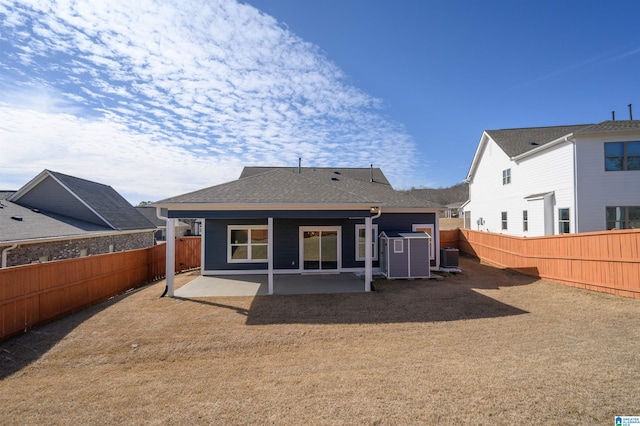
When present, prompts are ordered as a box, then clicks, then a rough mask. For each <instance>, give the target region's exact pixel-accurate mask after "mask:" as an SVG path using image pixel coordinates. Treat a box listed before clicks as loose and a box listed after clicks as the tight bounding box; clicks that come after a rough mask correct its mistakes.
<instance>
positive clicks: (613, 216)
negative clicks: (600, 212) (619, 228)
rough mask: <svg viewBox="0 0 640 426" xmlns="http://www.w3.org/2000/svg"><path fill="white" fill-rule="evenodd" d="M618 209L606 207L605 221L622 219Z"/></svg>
mask: <svg viewBox="0 0 640 426" xmlns="http://www.w3.org/2000/svg"><path fill="white" fill-rule="evenodd" d="M621 210H622V209H621V208H620V207H607V220H620V218H621V217H622V211H621Z"/></svg>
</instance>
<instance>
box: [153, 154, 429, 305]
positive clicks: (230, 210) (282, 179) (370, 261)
mask: <svg viewBox="0 0 640 426" xmlns="http://www.w3.org/2000/svg"><path fill="white" fill-rule="evenodd" d="M154 205H155V206H156V207H157V208H162V209H166V211H167V216H168V218H169V220H177V219H183V218H184V219H186V218H195V219H200V220H201V222H203V223H204V231H203V244H202V247H203V255H202V256H203V264H202V273H203V274H205V275H234V274H266V275H269V277H270V283H271V282H272V277H273V274H274V273H277V274H311V273H315V274H330V273H339V272H354V273H359V274H360V273H361V274H363V276H364V285H363V290H369V289H370V282H371V277H372V274H373V273H374V272H379V271H380V264H379V258H378V253H379V235H380V233H381V232H383V231H389V230H394V231H408V232H412V231H417V232H422V233H423V235H424V233H425V232H426V233H428V234H429V235H430V236H431V237H432V238H431V239H429V244H430V247H429V251H428V255H425V257H424V258H423V263H424V264H425V266H426V267H427V268H431V267H433V268H436V267H437V266H438V260H439V259H438V256H439V253H438V250H436V247H438V245H439V231H438V219H437V216H438V213H439V211H440V210H442V207H441V206H439V205H437V204H435V203H432V202H429V201H426V200H422V199H417V198H414V197H412V196H410V195H407V194H406V193H403V192H400V191H396V190H394V189H393V187H392V186H391V184H390V183H389V181H388V180H387V178H386V177H385V175H384V174H383V173H382V171H381V170H380V169H377V168H307V167H299V168H284V167H246V168H245V169H244V170H243V172H242V174H241V176H240V178H239V179H238V180H235V181H232V182H228V183H225V184H222V185H217V186H213V187H210V188H205V189H202V190H199V191H195V192H192V193H189V194H184V195H179V196H177V197H172V198H168V199H166V200H162V201H159V202H157V203H154ZM171 228H172V227H171V226H167V229H171ZM170 240H171V239H170V238H168V240H167V243H168V247H167V250H168V251H167V252H168V253H171V247H170V246H169V244H170ZM168 257H171V255H169V256H168ZM168 266H169V267H170V266H171V265H168ZM269 292H270V293H272V292H273V288H272V285H271V284H270V288H269Z"/></svg>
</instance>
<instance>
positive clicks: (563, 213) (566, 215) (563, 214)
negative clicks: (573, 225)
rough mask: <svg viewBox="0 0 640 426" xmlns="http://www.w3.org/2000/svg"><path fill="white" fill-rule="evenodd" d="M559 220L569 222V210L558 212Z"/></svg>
mask: <svg viewBox="0 0 640 426" xmlns="http://www.w3.org/2000/svg"><path fill="white" fill-rule="evenodd" d="M559 216H560V220H569V209H560V210H559Z"/></svg>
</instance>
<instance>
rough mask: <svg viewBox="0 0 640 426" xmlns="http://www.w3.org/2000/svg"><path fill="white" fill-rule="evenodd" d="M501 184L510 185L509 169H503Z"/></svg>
mask: <svg viewBox="0 0 640 426" xmlns="http://www.w3.org/2000/svg"><path fill="white" fill-rule="evenodd" d="M502 184H503V185H509V184H511V167H509V168H508V169H504V170H503V171H502Z"/></svg>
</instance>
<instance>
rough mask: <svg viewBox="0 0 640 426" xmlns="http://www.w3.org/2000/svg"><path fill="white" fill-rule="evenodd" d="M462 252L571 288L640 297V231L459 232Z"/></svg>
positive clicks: (461, 230)
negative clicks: (522, 234) (529, 235)
mask: <svg viewBox="0 0 640 426" xmlns="http://www.w3.org/2000/svg"><path fill="white" fill-rule="evenodd" d="M459 232H460V241H459V249H460V250H461V251H463V252H465V253H468V254H471V255H473V256H475V257H477V258H479V259H481V260H483V261H485V262H487V263H490V264H493V265H496V266H498V267H501V268H507V269H512V270H515V271H518V272H520V273H524V274H527V275H533V276H536V277H540V278H543V279H545V280H549V281H553V282H557V283H560V284H565V285H569V286H572V287H579V288H584V289H587V290H595V291H600V292H605V293H612V294H616V295H619V296H625V297H632V298H635V299H640V229H626V230H614V231H604V232H590V233H583V234H566V235H555V236H549V237H532V238H522V237H513V236H508V235H502V234H493V233H489V232H478V231H472V230H469V229H460V230H459Z"/></svg>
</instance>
